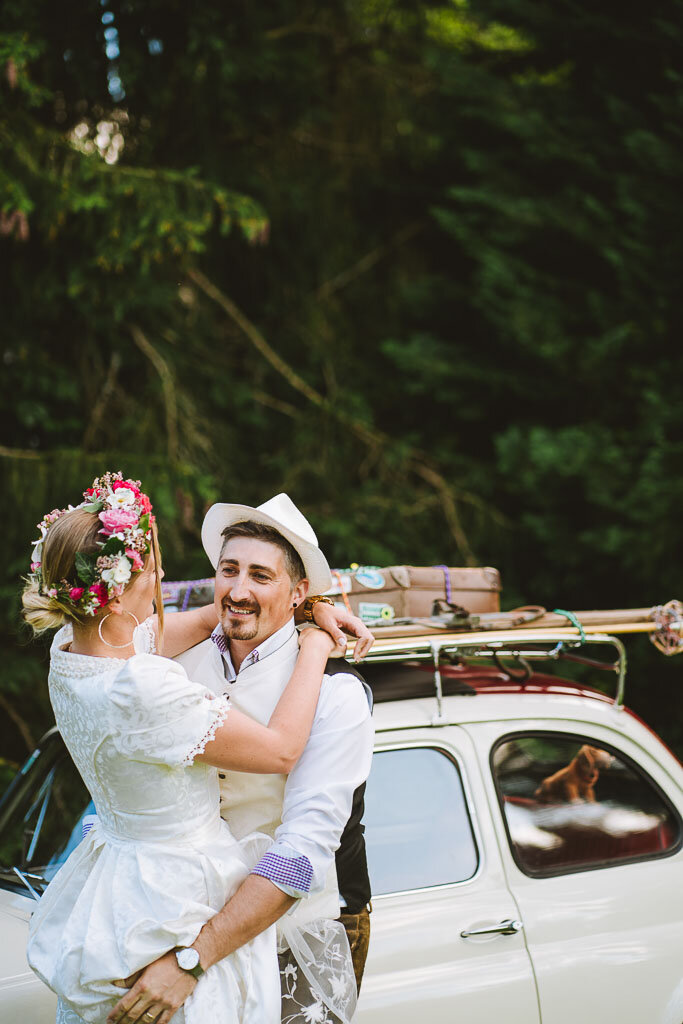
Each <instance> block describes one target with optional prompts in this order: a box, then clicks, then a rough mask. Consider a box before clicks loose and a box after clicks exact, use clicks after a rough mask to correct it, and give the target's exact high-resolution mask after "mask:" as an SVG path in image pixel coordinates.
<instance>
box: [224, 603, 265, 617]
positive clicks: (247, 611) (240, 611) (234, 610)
mask: <svg viewBox="0 0 683 1024" xmlns="http://www.w3.org/2000/svg"><path fill="white" fill-rule="evenodd" d="M223 608H224V609H225V610H226V611H227V612H228V613H229V614H230V615H239V616H240V617H241V618H246V616H248V615H256V614H257V613H258V609H257V608H240V607H238V606H237V605H234V604H230V602H229V601H225V602H224V603H223Z"/></svg>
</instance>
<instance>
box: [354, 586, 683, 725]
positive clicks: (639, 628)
mask: <svg viewBox="0 0 683 1024" xmlns="http://www.w3.org/2000/svg"><path fill="white" fill-rule="evenodd" d="M513 614H514V613H513ZM491 618H493V616H492V617H491ZM495 618H496V620H497V621H500V620H503V619H504V614H503V615H497V616H496V617H495ZM549 620H550V621H552V622H553V623H561V622H562V621H563V620H564V621H565V622H567V621H569V622H571V623H575V625H568V626H558V625H553V626H551V625H550V624H549ZM420 622H421V623H423V622H424V620H420ZM546 623H548V625H546ZM416 625H418V624H417V623H416ZM397 628H398V627H394V628H393V629H392V633H393V635H390V636H387V632H388V630H387V629H386V628H383V627H381V626H378V627H376V628H373V630H372V632H373V633H374V635H375V638H376V639H375V644H374V646H373V648H372V650H371V651H370V653H369V654H368V655H367V660H368V661H380V660H381V661H384V662H387V661H405V660H406V658H407V657H408V658H411V659H415V660H419V661H429V662H431V664H432V666H433V671H434V690H435V696H436V703H437V712H436V716H435V718H434V719H433V724H435V725H438V724H445V719H444V717H443V686H442V680H441V661H442V658H443V656H444V655H447V654H455V655H457V656H458V657H460V658H463V659H473V658H494V659H495V658H496V657H502V656H505V657H510V658H515V659H517V660H519V661H521V662H522V663H524V662H525V661H527V660H531V659H543V660H557V659H559V658H561V657H562V656H563V654H565V652H566V651H568V650H572V649H576V648H579V647H583V646H585V645H587V644H596V645H600V646H611V647H613V648H614V649H615V651H616V660H615V661H614V662H613V663H605V664H603V665H601V667H603V668H605V669H608V670H611V671H614V673H615V674H616V676H617V686H616V693H615V696H614V705H615V707H617V708H618V709H620V708H622V707H623V704H624V691H625V685H626V664H627V659H626V649H625V647H624V644H623V642H622V640H620V638H619V636H617V635H615V634H637V633H645V634H648V635H649V636H650V639H651V640H652V642H653V643H654V645H655V646H656V647H657V648H658V650H660V651H662V652H663V653H665V654H677V653H679V652H680V651H681V650H683V639H682V636H683V605H682V604H681V603H680V602H678V601H670V602H668V603H667V604H666V605H658V606H656V607H655V608H650V609H642V608H638V609H616V610H614V609H613V610H611V611H593V612H553V613H550V614H548V613H544V614H543V615H542V616H539V618H538V619H537V620H536V621H534V623H533V624H532V625H527V624H525V625H519V626H516V627H514V626H513V627H512V628H508V629H484V630H480V631H478V630H477V629H476V627H475V628H474V629H469V630H468V629H465V630H461V629H460V630H459V629H454V630H444V629H443V628H439V626H438V625H437V626H436V628H431V629H429V631H428V632H427V631H425V632H423V633H421V634H420V633H419V632H418V633H417V634H415V632H414V631H413V630H411V634H412V635H411V634H409V635H405V634H404V635H402V636H397V635H396V629H397Z"/></svg>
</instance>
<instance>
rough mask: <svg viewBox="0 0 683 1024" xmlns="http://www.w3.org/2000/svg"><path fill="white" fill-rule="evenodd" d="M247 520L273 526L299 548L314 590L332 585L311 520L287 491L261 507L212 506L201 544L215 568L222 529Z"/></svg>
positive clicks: (320, 592)
mask: <svg viewBox="0 0 683 1024" xmlns="http://www.w3.org/2000/svg"><path fill="white" fill-rule="evenodd" d="M247 521H248V522H251V523H263V524H264V525H265V526H272V528H273V529H274V530H277V532H278V533H281V534H282V536H283V537H284V538H285V539H286V540H288V541H289V543H290V544H291V545H292V547H293V548H294V549H295V550H296V551H298V553H299V555H300V557H301V561H302V562H303V563H304V569H305V570H306V579H307V580H308V582H309V584H310V588H311V590H310V592H311V593H312V594H324V593H325V591H326V590H329V589H330V587H331V586H332V576H331V574H330V567H329V565H328V564H327V559H326V558H325V556H324V554H323V553H322V551H321V550H320V548H319V547H318V538H317V537H316V535H315V533H314V531H313V527H312V526H311V524H310V523H309V521H308V520H307V519H306V517H305V516H303V515H302V514H301V512H299V509H298V508H297V507H296V505H295V504H294V502H293V501H292V499H291V498H290V497H289V495H287V494H276V495H275V497H274V498H271V499H270V500H269V501H265V502H264V503H263V505H259V506H258V508H252V507H251V506H250V505H227V504H218V505H212V506H211V508H210V509H209V511H208V512H207V513H206V515H205V516H204V522H203V523H202V544H203V545H204V550H205V551H206V553H207V555H208V556H209V560H210V562H211V564H212V566H213V567H214V569H215V568H216V566H217V565H218V559H219V556H220V553H221V549H222V547H223V530H225V528H226V527H227V526H233V525H234V524H235V523H245V522H247Z"/></svg>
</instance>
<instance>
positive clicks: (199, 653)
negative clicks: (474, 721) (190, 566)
mask: <svg viewBox="0 0 683 1024" xmlns="http://www.w3.org/2000/svg"><path fill="white" fill-rule="evenodd" d="M202 542H203V544H204V548H205V550H206V552H207V554H208V556H209V558H210V560H211V562H212V564H213V565H214V567H215V568H216V585H215V605H216V611H217V613H218V617H219V625H218V626H217V628H216V630H215V631H214V634H213V636H212V637H211V638H210V640H207V641H205V642H204V643H202V644H199V645H198V646H197V647H195V648H193V650H191V651H189V652H187V653H186V654H183V655H181V656H180V657H179V659H178V660H179V661H180V662H181V663H182V664H183V665H184V666H185V668H186V669H187V671H188V674H189V675H190V676H191V677H193V678H195V679H201V681H202V682H203V683H205V684H206V685H208V686H211V687H212V688H214V689H215V690H216V692H226V693H228V694H229V696H230V702H231V704H232V705H233V706H235V707H237V708H238V709H239V710H240V711H242V712H244V713H246V714H248V715H251V717H253V718H255V719H256V720H258V721H260V722H262V723H266V722H267V721H268V719H269V718H270V715H271V713H272V711H273V709H274V707H275V705H276V703H277V701H278V699H279V697H280V695H281V693H282V691H283V689H284V686H285V685H286V683H287V681H288V679H289V677H290V675H291V672H292V669H293V667H294V663H295V661H296V657H297V652H298V641H297V634H296V630H295V627H294V619H293V614H294V611H295V609H296V608H297V607H298V606H299V605H300V604H301V603H302V602H303V601H304V600H305V599H306V595H307V593H309V591H310V592H312V593H313V594H321V593H323V592H324V591H325V590H328V589H329V588H330V586H331V576H330V570H329V566H328V564H327V561H326V560H325V557H324V555H323V554H322V552H321V551H320V548H319V547H318V543H317V539H316V536H315V533H314V532H313V530H312V528H311V527H310V524H309V523H308V522H307V521H306V519H305V518H304V517H303V515H302V514H301V513H300V512H299V510H298V509H297V508H296V507H295V506H294V504H293V503H292V502H291V500H290V499H289V498H288V497H287V495H284V494H280V495H277V496H276V497H275V498H272V499H271V500H270V501H268V502H266V503H265V504H264V505H261V506H259V507H258V508H251V507H248V506H243V505H228V504H219V505H214V506H213V507H212V508H211V509H210V510H209V512H208V513H207V515H206V518H205V520H204V524H203V526H202ZM317 611H318V612H320V611H321V609H320V608H318V609H317ZM330 611H331V610H330ZM337 619H338V615H337ZM343 624H344V625H345V628H349V627H350V628H351V630H352V631H353V632H356V634H357V635H358V634H360V635H361V636H362V638H363V643H362V646H363V647H366V646H367V643H368V642H369V635H368V634H367V631H366V630H365V631H364V628H363V627H362V625H361V624H360V623H359V622H358V620H355V619H353V618H352V617H351V618H350V619H349V620H348V622H346V623H343ZM359 646H361V644H359ZM372 738H373V730H372V723H371V718H370V706H369V701H368V698H367V696H366V692H365V689H364V684H363V683H362V681H361V680H360V679H359V677H358V675H357V673H355V671H354V670H353V669H351V668H350V666H348V665H346V663H345V662H341V663H340V664H339V665H333V664H330V665H328V674H326V676H325V678H324V680H323V686H322V689H321V694H320V699H319V701H318V708H317V711H316V716H315V721H314V724H313V727H312V730H311V735H310V738H309V741H308V743H307V745H306V749H305V751H304V753H303V755H302V756H301V758H300V760H299V761H298V763H297V764H296V766H295V767H294V769H293V770H292V772H291V773H290V775H289V776H288V777H285V776H273V775H254V774H247V773H240V772H227V771H225V772H220V773H219V780H220V787H221V813H222V815H223V817H224V818H225V820H226V821H227V822H228V824H229V825H230V828H231V831H232V832H233V834H234V835H235V836H236V838H238V839H241V838H243V837H245V836H246V835H249V834H251V833H253V832H261V833H265V834H266V835H268V836H271V837H272V839H273V842H272V844H271V846H270V847H269V848H268V849H267V851H266V852H265V854H264V855H263V856H262V857H261V858H260V860H259V861H258V863H257V864H256V866H255V867H254V868H253V870H252V873H251V874H250V875H249V876H248V877H247V878H246V879H245V881H244V882H243V883H242V885H241V886H240V888H239V889H238V890H237V892H236V893H235V894H234V895H233V897H232V898H231V899H230V900H229V901H228V903H227V904H226V905H225V907H224V908H223V910H222V911H221V912H220V913H219V914H217V915H216V916H215V917H214V918H213V919H212V920H211V921H209V922H208V923H207V924H206V925H205V926H204V928H203V929H202V931H201V932H200V934H199V936H198V937H197V940H196V941H195V942H194V943H193V946H192V947H189V949H188V950H183V951H181V952H180V953H179V955H178V956H176V953H175V952H171V953H168V954H166V956H164V957H162V958H161V959H160V960H158V961H157V962H156V963H155V964H152V965H150V967H148V968H147V969H146V970H145V971H144V972H143V974H142V975H141V977H140V978H139V979H138V981H137V982H136V983H135V984H134V985H133V986H132V988H131V990H130V992H129V993H128V995H127V996H126V997H124V999H122V1000H121V1002H120V1003H119V1004H118V1005H117V1007H115V1009H114V1011H112V1014H111V1015H110V1018H109V1020H111V1021H115V1022H117V1024H132V1022H133V1021H138V1020H144V1021H145V1022H147V1021H148V1020H156V1019H157V1014H158V1012H159V1008H160V1007H163V1008H164V1013H163V1014H162V1016H161V1017H160V1018H159V1019H160V1020H161V1021H164V1022H165V1021H166V1020H168V1019H170V1016H171V1014H172V1013H173V1012H175V1010H176V1009H177V1008H178V1007H179V1006H180V1005H181V1003H182V1002H183V1001H184V999H185V998H187V996H188V995H189V994H190V992H191V991H192V989H193V987H194V984H195V983H196V982H195V978H196V977H199V976H200V975H201V973H202V972H203V970H205V969H206V968H207V967H208V966H209V965H210V964H212V963H215V962H216V961H217V960H219V959H221V958H222V957H224V956H227V955H228V954H229V953H231V952H233V951H234V950H235V949H237V948H238V947H239V946H241V945H242V944H243V943H245V942H247V941H248V940H249V939H250V938H252V937H253V936H254V935H256V934H258V933H259V932H260V931H262V930H263V929H264V928H266V927H268V926H269V925H270V924H272V923H273V922H274V921H277V920H278V919H279V918H281V917H282V916H283V915H284V914H285V912H286V911H289V910H290V908H291V907H293V906H294V904H295V903H296V902H297V901H299V903H298V905H297V906H296V908H295V909H294V910H293V911H292V912H291V913H290V914H289V915H288V916H287V919H286V921H285V922H284V924H285V928H284V933H285V935H286V934H287V933H288V929H289V932H292V928H291V925H292V924H294V925H296V926H297V927H307V928H309V929H312V932H315V929H316V928H317V929H318V932H317V934H318V936H319V938H320V945H319V948H320V949H321V950H322V949H323V948H324V946H325V945H326V944H328V943H327V941H326V939H325V935H326V934H328V933H326V932H325V927H328V926H329V927H331V924H330V923H331V921H332V920H333V919H338V918H341V921H342V923H343V925H344V927H345V928H346V930H347V934H348V937H349V944H350V946H351V950H352V956H353V961H354V963H353V966H354V971H355V981H356V986H354V987H358V988H359V987H360V981H361V978H362V973H363V967H364V964H365V958H366V955H367V946H368V940H369V916H368V908H367V905H368V902H369V899H370V889H369V881H368V876H367V864H366V860H365V843H364V838H363V830H362V825H361V817H362V812H363V791H364V787H365V779H366V778H367V774H368V772H369V769H370V762H371V757H372ZM340 908H341V914H340ZM326 922H327V924H326ZM292 934H293V933H292ZM329 934H331V932H329ZM292 941H293V940H292ZM313 941H314V940H313V939H311V940H310V943H309V944H311V943H312V942H313ZM295 952H296V951H295ZM280 960H281V978H282V982H283V1019H284V1018H285V1016H286V1017H287V1018H288V1019H289V1018H291V1017H293V1016H295V1015H296V1013H297V1012H298V1011H299V1008H301V1007H303V1006H304V1005H310V1004H311V997H313V998H314V999H321V998H322V999H324V1000H325V1001H326V1002H327V1004H328V1006H331V1007H332V1008H333V1009H335V1010H336V1009H338V1005H336V1004H335V999H334V998H326V997H327V995H328V993H325V992H321V991H320V989H319V988H317V987H316V988H315V989H314V990H311V989H310V988H308V982H307V980H306V977H304V974H303V972H301V971H300V970H299V968H298V962H297V959H296V957H295V956H294V954H293V953H292V951H291V949H289V948H286V947H285V948H283V949H282V950H281V956H280ZM314 973H315V972H314ZM351 984H353V979H351ZM150 1007H154V1010H155V1011H156V1013H154V1015H153V1016H150V1011H149V1009H148V1008H150ZM129 1009H130V1013H128V1010H129ZM167 1014H168V1016H167ZM340 1014H341V1015H340V1017H339V1018H338V1019H344V1017H345V1015H344V1014H342V1011H340ZM301 1019H303V1018H301Z"/></svg>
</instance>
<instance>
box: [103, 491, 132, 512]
mask: <svg viewBox="0 0 683 1024" xmlns="http://www.w3.org/2000/svg"><path fill="white" fill-rule="evenodd" d="M106 501H107V506H108V507H109V508H128V506H129V505H133V504H134V502H135V494H134V493H133V491H131V489H130V487H119V488H117V489H116V490H115V491H112V492H111V494H108V495H107V498H106Z"/></svg>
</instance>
